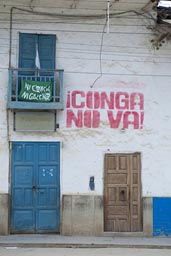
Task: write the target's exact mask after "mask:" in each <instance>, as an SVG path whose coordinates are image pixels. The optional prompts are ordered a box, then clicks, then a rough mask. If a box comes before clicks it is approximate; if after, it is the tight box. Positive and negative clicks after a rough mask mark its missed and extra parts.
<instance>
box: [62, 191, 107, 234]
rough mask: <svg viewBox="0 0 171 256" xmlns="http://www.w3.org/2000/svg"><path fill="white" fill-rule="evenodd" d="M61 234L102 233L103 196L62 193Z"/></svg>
mask: <svg viewBox="0 0 171 256" xmlns="http://www.w3.org/2000/svg"><path fill="white" fill-rule="evenodd" d="M62 212H63V215H62V234H63V235H89V236H92V235H96V236H100V235H102V234H103V198H102V196H95V195H63V200H62Z"/></svg>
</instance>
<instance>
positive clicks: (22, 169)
mask: <svg viewBox="0 0 171 256" xmlns="http://www.w3.org/2000/svg"><path fill="white" fill-rule="evenodd" d="M59 164H60V145H59V143H58V142H56V143H53V142H45V143H44V142H14V143H13V145H12V173H11V175H12V184H11V185H12V186H11V187H12V189H11V198H12V201H11V232H25V233H26V232H30V233H41V232H42V233H45V232H59V209H60V172H59V171H60V166H59Z"/></svg>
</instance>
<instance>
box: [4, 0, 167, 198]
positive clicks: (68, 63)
mask: <svg viewBox="0 0 171 256" xmlns="http://www.w3.org/2000/svg"><path fill="white" fill-rule="evenodd" d="M146 2H147V1H143V0H141V1H134V3H131V2H130V1H124V0H123V1H117V2H116V3H112V6H111V12H115V11H125V10H132V9H135V10H140V8H142V7H143V6H144V4H145V3H146ZM15 4H16V6H18V7H20V8H26V9H29V10H33V11H41V12H45V11H46V12H51V13H55V14H57V13H60V14H61V13H64V14H78V13H79V15H81V14H97V13H98V14H104V13H105V11H104V9H105V8H106V1H101V2H99V1H92V2H90V1H88V2H86V1H67V0H65V1H64V0H63V1H62V0H61V1H54V0H51V1H46V0H41V1H38V0H35V1H31V2H30V1H27V0H25V1H22V0H18V1H15ZM12 6H13V1H12V0H11V1H1V5H0V14H1V19H0V31H1V33H0V81H1V83H0V92H1V93H0V99H1V100H0V107H1V110H2V111H1V112H0V120H1V121H0V128H1V129H0V159H1V163H2V165H1V169H0V175H1V179H0V192H1V193H7V192H8V190H9V186H8V181H9V182H10V172H9V154H8V129H7V128H8V123H7V113H6V103H7V84H8V63H9V61H8V57H9V56H8V54H9V44H10V42H9V35H10V30H9V27H10V8H11V7H12ZM85 7H86V9H85ZM104 24H105V19H94V18H92V19H87V20H84V19H82V18H80V19H74V18H72V19H65V20H64V19H62V18H59V17H50V16H49V17H47V16H43V15H38V14H37V15H33V14H32V13H27V12H23V11H21V10H13V24H12V28H13V29H12V42H11V43H12V56H11V63H12V66H13V67H17V62H18V43H19V42H18V38H19V34H18V33H19V32H27V33H47V34H55V35H56V36H57V51H56V67H57V68H64V101H65V109H64V110H63V111H60V112H58V113H57V122H58V123H59V129H58V130H57V132H55V133H43V132H42V133H41V132H40V133H22V132H14V131H13V113H12V112H11V111H9V113H8V114H9V118H8V120H9V140H10V141H20V140H23V141H61V142H62V148H61V195H63V194H70V193H79V194H84V193H91V194H92V195H100V196H101V195H103V172H104V169H103V164H104V154H105V153H108V152H113V153H115V152H123V153H127V152H137V151H138V152H141V157H142V195H143V196H144V197H153V196H160V197H162V196H171V192H170V182H171V175H170V150H171V143H170V141H171V130H170V126H171V109H170V98H171V90H170V78H171V74H170V69H171V62H170V53H171V46H170V45H169V44H166V45H164V46H163V47H161V48H160V49H159V50H155V49H154V48H153V47H152V45H151V42H150V40H151V39H152V38H153V35H152V31H151V30H150V29H149V28H148V27H149V25H151V24H153V21H152V20H151V19H147V18H145V17H144V16H138V15H135V14H133V13H128V14H125V15H124V16H120V17H114V18H112V19H111V20H110V33H104V34H102V32H103V31H106V30H105V29H104ZM100 53H101V54H100ZM100 59H101V61H100ZM98 77H99V79H98V80H97V81H96V82H95V80H96V79H97V78H98ZM74 91H77V93H78V91H81V94H77V95H76V97H75V102H72V100H71V103H68V101H67V99H68V98H67V97H68V96H67V95H68V92H70V95H71V94H72V93H73V92H74ZM88 92H89V94H91V92H92V93H94V92H95V93H96V92H105V93H106V95H108V97H109V95H110V93H113V92H114V94H115V95H116V93H118V92H122V93H123V92H124V93H125V95H128V99H129V100H128V105H127V107H124V104H125V103H124V101H122V100H121V99H120V100H121V104H120V105H119V106H118V105H116V99H115V104H114V106H113V107H111V109H109V105H108V104H107V103H105V104H104V105H103V106H102V105H101V104H100V105H99V106H98V107H97V106H96V105H95V103H94V102H93V103H92V106H91V100H90V99H91V96H90V98H89V99H87V102H88V103H87V102H86V101H85V94H86V95H87V93H88ZM132 93H140V94H141V95H143V96H144V106H143V107H142V106H140V105H139V100H140V99H139V98H137V96H136V95H135V102H136V100H137V105H135V106H133V107H131V104H130V102H131V101H130V95H131V94H132ZM123 98H124V96H123V94H122V99H123ZM82 103H83V104H82ZM87 110H88V111H89V110H91V115H92V114H93V113H94V112H93V111H98V113H100V119H99V120H100V121H99V120H98V118H97V117H95V119H94V121H92V123H91V124H90V123H89V122H88V121H86V120H87V117H86V118H85V121H84V116H85V115H86V114H85V111H87ZM68 111H71V112H72V113H74V115H75V117H74V118H75V120H77V119H79V121H73V120H71V117H70V115H69V114H68ZM78 111H80V113H82V114H80V115H83V117H80V118H78ZM108 111H111V112H110V113H111V116H110V118H109V115H108ZM119 111H120V112H119ZM121 112H122V113H121ZM125 112H131V113H129V115H128V119H129V120H128V122H126V121H125V118H126V117H125V116H124V115H125ZM132 112H136V113H138V121H135V119H133V117H134V118H135V116H134V114H133V113H132ZM86 113H88V112H86ZM98 113H97V115H98ZM118 113H119V114H118ZM141 113H144V118H140V116H141ZM132 114H133V115H132ZM87 115H90V113H89V114H87ZM117 115H118V116H117ZM119 115H121V116H120V117H119ZM135 115H136V116H137V114H135ZM117 117H118V118H117ZM69 118H70V120H69V121H68V119H69ZM74 118H73V119H74ZM88 120H89V119H88ZM98 121H99V123H98ZM131 121H133V125H131V124H130V122H131ZM81 122H82V123H81ZM93 122H94V123H93ZM137 122H138V123H137ZM115 125H116V126H115ZM87 126H90V128H88V127H87ZM141 126H142V127H141ZM93 127H95V128H93ZM124 127H125V129H123V128H124ZM90 176H94V177H95V191H94V192H90V189H89V178H90Z"/></svg>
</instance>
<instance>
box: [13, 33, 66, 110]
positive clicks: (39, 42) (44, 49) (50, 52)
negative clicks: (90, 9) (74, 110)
mask: <svg viewBox="0 0 171 256" xmlns="http://www.w3.org/2000/svg"><path fill="white" fill-rule="evenodd" d="M55 60H56V35H48V34H30V33H20V34H19V59H18V68H9V93H8V108H12V109H63V71H64V70H63V69H56V63H55V62H56V61H55ZM33 85H34V88H37V89H36V92H35V93H34V92H33ZM42 92H43V93H44V94H42ZM47 102H48V104H46V103H47Z"/></svg>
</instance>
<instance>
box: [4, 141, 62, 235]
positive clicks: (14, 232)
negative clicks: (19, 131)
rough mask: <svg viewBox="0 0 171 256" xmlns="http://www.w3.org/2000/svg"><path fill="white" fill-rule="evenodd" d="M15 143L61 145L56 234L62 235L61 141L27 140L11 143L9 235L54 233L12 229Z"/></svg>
mask: <svg viewBox="0 0 171 256" xmlns="http://www.w3.org/2000/svg"><path fill="white" fill-rule="evenodd" d="M14 143H59V208H58V209H59V213H58V214H59V231H57V232H55V234H56V233H60V232H61V216H62V214H61V211H62V207H61V141H27V140H23V141H15V140H14V141H10V142H9V149H10V154H9V170H10V175H9V191H10V200H9V227H8V229H9V233H10V234H24V233H25V234H43V233H45V234H48V233H50V234H52V233H53V232H46V231H43V232H41V231H40V232H34V233H33V232H32V231H31V232H29V231H26V232H23V231H12V227H11V221H12V166H13V165H12V160H13V157H12V153H13V151H12V150H13V145H14Z"/></svg>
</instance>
